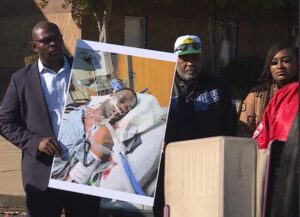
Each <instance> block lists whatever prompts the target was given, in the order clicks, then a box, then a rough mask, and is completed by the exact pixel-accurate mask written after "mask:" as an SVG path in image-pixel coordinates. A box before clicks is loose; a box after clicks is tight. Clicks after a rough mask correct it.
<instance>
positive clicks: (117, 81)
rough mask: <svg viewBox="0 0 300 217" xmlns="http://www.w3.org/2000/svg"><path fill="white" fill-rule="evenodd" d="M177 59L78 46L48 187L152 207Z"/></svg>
mask: <svg viewBox="0 0 300 217" xmlns="http://www.w3.org/2000/svg"><path fill="white" fill-rule="evenodd" d="M176 59H177V57H176V55H175V54H172V53H166V52H159V51H152V50H146V49H140V48H131V47H126V46H119V45H112V44H105V43H99V42H92V41H85V40H78V41H77V44H76V51H75V55H74V62H73V67H72V76H71V80H70V84H69V94H68V98H67V103H66V105H65V111H64V115H63V120H62V123H61V127H60V131H59V136H58V142H59V144H60V145H61V147H62V149H63V154H62V156H61V157H60V156H55V158H54V161H53V165H52V171H51V177H50V182H49V187H52V188H57V189H63V190H68V191H74V192H79V193H84V194H89V195H95V196H100V197H106V198H111V199H114V200H121V201H127V202H132V203H138V204H144V205H148V206H152V205H153V202H154V197H155V188H156V181H157V176H158V168H159V164H160V159H161V150H162V146H163V142H164V136H165V129H166V119H167V112H168V106H169V101H170V95H171V88H172V84H173V78H174V71H175V66H176Z"/></svg>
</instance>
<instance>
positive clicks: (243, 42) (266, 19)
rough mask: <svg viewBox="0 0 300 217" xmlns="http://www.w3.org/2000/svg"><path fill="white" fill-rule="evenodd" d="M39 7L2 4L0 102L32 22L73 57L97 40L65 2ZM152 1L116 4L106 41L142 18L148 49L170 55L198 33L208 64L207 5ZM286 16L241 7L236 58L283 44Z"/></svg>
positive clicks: (31, 2) (25, 1)
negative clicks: (46, 23) (51, 26)
mask: <svg viewBox="0 0 300 217" xmlns="http://www.w3.org/2000/svg"><path fill="white" fill-rule="evenodd" d="M38 2H40V0H2V1H1V8H0V31H1V34H0V47H1V51H0V73H1V75H3V76H1V77H2V79H1V80H0V97H1V95H3V89H6V86H7V84H8V80H9V76H10V74H11V73H12V72H13V71H15V70H16V69H17V68H20V67H22V66H23V65H24V57H25V56H27V55H30V54H32V50H31V47H30V46H29V43H28V42H29V41H30V38H31V29H32V27H33V25H34V24H35V23H36V22H38V21H40V20H43V19H48V20H50V21H52V22H55V23H57V24H58V25H59V27H60V29H61V31H62V34H63V37H64V41H65V43H66V48H67V50H68V51H69V52H70V53H71V54H73V53H74V48H75V43H76V39H77V38H82V39H87V40H94V41H97V40H98V33H97V28H96V23H95V20H94V19H93V18H92V17H90V18H89V19H86V20H85V22H84V25H83V26H82V28H81V29H79V28H78V27H77V26H76V25H75V23H74V21H73V20H72V17H71V13H70V8H68V9H63V8H61V4H62V2H63V0H51V1H49V4H48V5H47V7H46V8H44V9H42V8H41V7H40V6H39V5H38ZM156 2H158V1H154V0H152V1H150V0H147V1H146V0H145V1H140V0H114V1H113V7H112V14H111V18H110V21H109V24H108V36H109V38H108V42H109V43H113V44H120V45H122V44H124V18H125V16H141V17H145V18H146V48H148V49H153V50H160V51H167V52H173V44H174V41H175V39H176V38H177V37H178V36H179V35H183V34H196V35H199V36H200V37H201V39H202V41H203V46H204V57H205V63H207V64H208V57H209V52H210V47H209V43H208V5H207V0H189V1H177V2H175V1H164V2H165V3H161V2H160V1H159V3H156ZM168 2H169V3H168ZM170 2H171V3H170ZM99 10H101V8H99ZM217 14H218V16H217V20H218V21H222V20H224V19H225V18H226V17H228V15H226V13H225V9H224V8H219V9H218V11H217ZM278 14H280V16H278ZM287 17H288V15H287V11H286V9H285V8H282V7H277V8H272V9H270V10H265V9H249V8H248V7H245V8H242V9H241V10H240V11H239V14H238V16H236V17H235V18H234V19H233V22H234V23H236V24H237V41H236V53H237V57H253V56H256V57H262V58H264V57H265V54H266V52H267V49H268V48H269V47H270V45H271V44H272V43H274V42H275V41H287V40H288V33H287V32H288V31H287V29H288V20H287ZM274 33H276V34H274Z"/></svg>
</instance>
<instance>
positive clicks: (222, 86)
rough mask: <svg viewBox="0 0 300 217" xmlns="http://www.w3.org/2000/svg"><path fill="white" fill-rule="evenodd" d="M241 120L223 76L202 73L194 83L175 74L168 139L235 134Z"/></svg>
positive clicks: (167, 132) (166, 138) (168, 140)
mask: <svg viewBox="0 0 300 217" xmlns="http://www.w3.org/2000/svg"><path fill="white" fill-rule="evenodd" d="M236 120H237V114H236V108H235V104H234V102H233V101H232V98H231V94H230V89H229V86H227V84H226V82H225V81H224V80H222V79H219V78H215V77H213V76H212V75H209V74H205V73H200V75H199V77H198V79H197V80H196V81H195V82H193V83H189V84H187V83H185V82H184V81H183V80H181V79H180V77H179V76H178V74H177V73H176V75H175V82H174V86H173V92H172V98H171V105H170V110H169V115H168V123H167V130H166V137H165V141H166V143H168V142H173V141H180V140H188V139H196V138H204V137H210V136H221V135H223V136H234V134H235V125H236Z"/></svg>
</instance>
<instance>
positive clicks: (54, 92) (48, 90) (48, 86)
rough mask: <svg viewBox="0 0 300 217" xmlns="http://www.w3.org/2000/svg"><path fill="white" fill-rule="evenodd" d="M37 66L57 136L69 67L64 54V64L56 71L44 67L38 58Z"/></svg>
mask: <svg viewBox="0 0 300 217" xmlns="http://www.w3.org/2000/svg"><path fill="white" fill-rule="evenodd" d="M38 67H39V72H40V80H41V84H42V89H43V93H44V97H45V100H46V104H47V107H48V112H49V115H50V119H51V125H52V129H53V132H54V134H55V136H56V138H57V137H58V131H59V126H60V123H61V120H62V114H63V112H64V106H65V101H66V98H67V94H68V86H69V80H70V74H71V67H70V65H69V63H68V61H67V58H66V57H65V56H64V65H63V67H62V68H61V69H60V70H59V71H58V72H57V73H56V72H55V71H53V70H51V69H49V68H47V67H45V66H44V65H43V64H42V61H41V60H40V59H39V60H38Z"/></svg>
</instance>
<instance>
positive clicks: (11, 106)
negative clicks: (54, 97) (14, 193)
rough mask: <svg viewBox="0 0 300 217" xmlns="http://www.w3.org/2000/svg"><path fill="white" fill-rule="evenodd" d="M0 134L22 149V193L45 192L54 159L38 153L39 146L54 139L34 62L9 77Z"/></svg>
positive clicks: (1, 114) (1, 115)
mask: <svg viewBox="0 0 300 217" xmlns="http://www.w3.org/2000/svg"><path fill="white" fill-rule="evenodd" d="M0 132H1V135H2V136H4V137H5V138H6V139H7V140H9V141H10V142H11V143H13V144H14V145H16V146H17V147H19V148H20V149H21V150H22V177H23V185H24V189H25V192H32V191H43V190H46V188H47V187H48V182H49V177H50V171H51V166H52V160H53V158H52V157H49V156H47V155H46V154H44V153H41V152H39V151H38V144H39V142H40V141H41V139H42V138H44V137H53V138H55V136H54V132H53V130H52V126H51V120H50V116H49V113H48V109H47V105H46V102H45V98H44V95H43V90H42V86H41V82H40V77H39V70H38V64H37V61H36V62H34V63H33V64H32V65H30V66H26V67H24V68H22V69H20V70H19V71H17V72H15V73H14V74H13V75H12V77H11V80H10V84H9V86H8V88H7V91H6V94H5V96H4V99H3V101H2V107H1V109H0Z"/></svg>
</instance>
